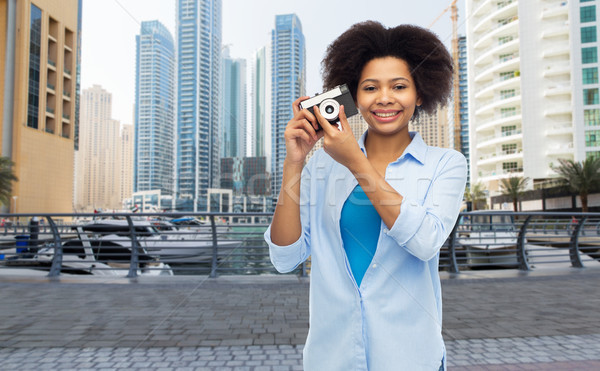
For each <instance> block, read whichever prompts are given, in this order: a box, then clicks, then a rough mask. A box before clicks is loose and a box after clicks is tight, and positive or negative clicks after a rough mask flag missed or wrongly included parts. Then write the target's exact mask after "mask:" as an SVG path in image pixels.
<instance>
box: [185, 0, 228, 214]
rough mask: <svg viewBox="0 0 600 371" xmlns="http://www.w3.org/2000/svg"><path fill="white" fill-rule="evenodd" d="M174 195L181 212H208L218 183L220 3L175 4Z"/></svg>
mask: <svg viewBox="0 0 600 371" xmlns="http://www.w3.org/2000/svg"><path fill="white" fill-rule="evenodd" d="M176 17H177V46H178V47H177V61H178V70H177V141H176V164H175V169H176V179H175V180H176V195H177V198H178V203H177V208H178V209H181V210H193V211H205V210H207V203H206V202H207V198H206V197H207V190H208V188H210V187H213V186H214V185H217V184H218V181H219V179H218V178H219V145H218V144H219V118H220V117H219V116H220V111H221V105H220V97H221V93H220V79H221V0H177V11H176Z"/></svg>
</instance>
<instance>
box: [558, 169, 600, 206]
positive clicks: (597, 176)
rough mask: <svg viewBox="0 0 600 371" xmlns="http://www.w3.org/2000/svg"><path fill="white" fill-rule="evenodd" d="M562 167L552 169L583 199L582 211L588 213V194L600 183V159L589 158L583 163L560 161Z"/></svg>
mask: <svg viewBox="0 0 600 371" xmlns="http://www.w3.org/2000/svg"><path fill="white" fill-rule="evenodd" d="M558 162H559V163H560V165H559V166H558V167H556V168H554V167H553V168H552V169H553V170H554V171H556V172H557V173H558V175H559V177H560V179H561V180H562V181H563V182H565V183H566V184H568V185H569V188H571V191H573V192H576V193H577V194H579V197H580V198H581V211H583V212H584V213H585V212H587V211H588V194H589V193H590V192H591V191H593V190H595V189H596V188H597V187H598V184H599V183H600V158H591V157H590V158H587V159H585V160H583V161H581V162H575V161H573V160H565V159H562V158H559V159H558Z"/></svg>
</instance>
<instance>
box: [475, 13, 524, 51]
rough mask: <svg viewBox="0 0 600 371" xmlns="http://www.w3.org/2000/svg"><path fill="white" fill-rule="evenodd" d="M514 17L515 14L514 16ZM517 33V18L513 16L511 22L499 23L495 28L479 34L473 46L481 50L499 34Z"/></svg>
mask: <svg viewBox="0 0 600 371" xmlns="http://www.w3.org/2000/svg"><path fill="white" fill-rule="evenodd" d="M515 17H516V16H515ZM518 34H519V19H518V18H515V19H513V20H512V21H511V22H509V23H507V24H504V25H501V26H499V27H498V28H496V29H493V30H491V31H488V32H485V33H483V34H482V35H481V37H480V39H479V41H477V42H476V43H475V44H474V45H473V48H474V49H475V50H481V49H484V48H487V47H489V45H490V44H492V40H493V39H495V38H498V36H499V35H518Z"/></svg>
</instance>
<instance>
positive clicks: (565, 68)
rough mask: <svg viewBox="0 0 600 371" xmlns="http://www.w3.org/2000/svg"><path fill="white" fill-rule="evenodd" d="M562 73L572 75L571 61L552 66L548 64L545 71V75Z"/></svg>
mask: <svg viewBox="0 0 600 371" xmlns="http://www.w3.org/2000/svg"><path fill="white" fill-rule="evenodd" d="M561 75H569V76H570V75H571V65H570V64H569V63H560V64H554V65H551V66H546V68H545V69H544V72H543V76H544V77H553V76H561Z"/></svg>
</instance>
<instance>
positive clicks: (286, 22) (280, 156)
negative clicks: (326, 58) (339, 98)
mask: <svg viewBox="0 0 600 371" xmlns="http://www.w3.org/2000/svg"><path fill="white" fill-rule="evenodd" d="M271 45H272V56H271V60H272V65H271V71H272V72H271V73H272V75H271V91H272V95H271V102H272V103H271V112H272V114H271V143H272V145H271V151H272V152H271V189H272V191H273V196H274V198H276V197H277V194H278V192H279V188H280V187H281V182H282V176H283V160H284V159H285V153H286V150H285V139H284V137H283V133H284V131H285V127H286V125H287V123H288V121H289V120H290V119H291V118H292V117H293V111H292V103H293V102H294V101H295V100H296V99H297V98H298V97H300V96H303V95H305V76H306V66H305V64H306V52H305V43H304V34H303V33H302V25H301V23H300V19H299V18H298V16H296V15H295V14H285V15H277V16H275V29H274V30H273V31H272V33H271ZM274 202H275V200H274Z"/></svg>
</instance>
